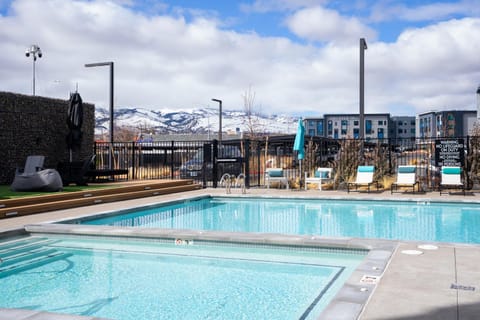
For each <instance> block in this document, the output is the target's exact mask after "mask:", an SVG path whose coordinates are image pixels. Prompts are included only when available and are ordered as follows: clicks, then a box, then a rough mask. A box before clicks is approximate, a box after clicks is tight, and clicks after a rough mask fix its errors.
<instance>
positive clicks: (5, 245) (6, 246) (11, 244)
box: [0, 237, 48, 254]
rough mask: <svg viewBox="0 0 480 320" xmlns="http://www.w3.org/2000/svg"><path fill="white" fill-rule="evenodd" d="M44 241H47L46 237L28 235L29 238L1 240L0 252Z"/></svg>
mask: <svg viewBox="0 0 480 320" xmlns="http://www.w3.org/2000/svg"><path fill="white" fill-rule="evenodd" d="M45 241H48V239H46V238H39V237H30V238H24V239H18V240H12V241H8V242H2V243H0V254H2V252H6V251H10V250H12V249H13V250H15V249H18V248H22V247H25V246H30V245H35V244H38V243H40V244H42V243H44V242H45Z"/></svg>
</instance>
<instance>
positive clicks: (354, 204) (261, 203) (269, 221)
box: [76, 197, 480, 243]
mask: <svg viewBox="0 0 480 320" xmlns="http://www.w3.org/2000/svg"><path fill="white" fill-rule="evenodd" d="M76 223H82V224H92V225H95V224H96V225H113V226H129V227H142V228H173V229H195V230H217V231H244V232H273V233H283V234H296V235H298V234H300V235H319V236H327V237H360V238H382V239H399V240H417V241H439V242H461V243H480V228H479V227H478V226H479V225H480V205H478V204H468V203H434V202H431V203H429V202H419V203H416V202H395V201H351V200H344V201H342V200H304V199H301V200H300V199H299V200H293V199H264V198H248V199H245V198H242V199H239V198H235V199H234V198H223V197H222V198H206V199H199V200H195V201H187V202H183V203H177V204H173V205H166V206H158V207H156V208H149V209H145V210H137V211H134V212H123V213H121V214H120V215H111V216H108V217H103V218H99V219H95V220H88V221H81V222H78V221H77V222H76Z"/></svg>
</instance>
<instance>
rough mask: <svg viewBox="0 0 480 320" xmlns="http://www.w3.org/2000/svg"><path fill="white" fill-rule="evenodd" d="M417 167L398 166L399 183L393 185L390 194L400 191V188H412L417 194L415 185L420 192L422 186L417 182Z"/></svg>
mask: <svg viewBox="0 0 480 320" xmlns="http://www.w3.org/2000/svg"><path fill="white" fill-rule="evenodd" d="M416 170H417V168H416V167H415V166H398V170H397V181H395V182H394V183H392V185H391V187H390V193H393V192H394V191H397V190H398V187H412V192H413V193H415V185H417V186H418V192H420V184H419V183H418V181H417V177H416Z"/></svg>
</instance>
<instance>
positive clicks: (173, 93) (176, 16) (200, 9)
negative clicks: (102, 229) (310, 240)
mask: <svg viewBox="0 0 480 320" xmlns="http://www.w3.org/2000/svg"><path fill="white" fill-rule="evenodd" d="M360 38H365V39H366V42H367V44H368V49H367V50H366V52H365V111H366V112H367V113H374V112H389V113H391V114H392V115H415V114H416V113H419V112H425V111H430V110H442V109H458V110H459V109H475V105H476V97H475V91H476V89H477V87H478V86H479V85H480V3H479V0H435V1H434V0H423V1H421V0H404V1H398V0H345V1H342V0H239V1H223V0H222V1H218V0H164V1H160V0H158V1H155V0H143V1H140V0H111V1H106V0H91V1H86V0H13V1H12V0H0V48H1V53H2V54H1V57H0V70H1V72H0V91H11V92H17V93H22V94H32V73H33V72H32V64H33V60H32V58H31V57H30V58H27V57H26V56H25V50H26V48H27V47H29V45H31V44H38V45H39V46H40V48H41V50H42V52H43V56H42V58H40V59H38V60H37V62H36V94H37V95H41V96H47V97H55V98H62V99H68V96H69V93H70V92H71V91H74V90H75V88H76V87H77V86H78V91H79V92H80V93H81V95H82V97H83V99H84V100H85V101H88V102H92V103H95V104H96V105H97V106H101V107H108V103H109V102H108V101H109V100H108V99H109V93H108V90H109V72H108V67H97V68H85V67H84V65H85V64H86V63H94V62H104V61H114V63H115V98H114V102H115V107H116V108H117V107H144V108H148V109H165V108H168V109H173V110H188V109H193V108H198V107H212V108H213V107H216V106H217V104H216V103H215V102H212V101H211V99H212V98H218V99H222V100H223V106H224V108H225V109H230V110H242V109H243V108H244V99H243V97H244V96H245V93H246V92H247V91H248V90H250V92H251V93H254V94H255V100H254V108H255V110H256V111H257V112H261V113H264V114H267V115H269V114H291V115H295V116H321V115H322V114H324V113H357V112H358V105H359V89H358V88H359V39H360Z"/></svg>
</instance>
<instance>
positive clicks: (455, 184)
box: [439, 166, 465, 195]
mask: <svg viewBox="0 0 480 320" xmlns="http://www.w3.org/2000/svg"><path fill="white" fill-rule="evenodd" d="M439 189H440V194H442V191H443V190H446V189H461V190H462V191H463V195H465V185H464V184H463V182H462V168H461V167H450V166H445V167H442V171H441V180H440V186H439ZM443 193H448V192H443Z"/></svg>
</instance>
